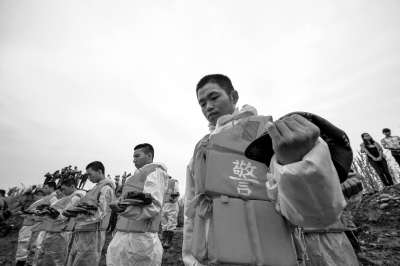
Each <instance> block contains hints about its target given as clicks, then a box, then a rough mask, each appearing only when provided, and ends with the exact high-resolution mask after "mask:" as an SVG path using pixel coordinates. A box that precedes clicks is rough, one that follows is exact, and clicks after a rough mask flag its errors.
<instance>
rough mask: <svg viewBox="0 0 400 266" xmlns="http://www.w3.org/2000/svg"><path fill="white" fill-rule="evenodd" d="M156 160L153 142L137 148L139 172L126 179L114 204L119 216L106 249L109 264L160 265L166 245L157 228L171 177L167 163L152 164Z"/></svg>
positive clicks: (135, 154)
mask: <svg viewBox="0 0 400 266" xmlns="http://www.w3.org/2000/svg"><path fill="white" fill-rule="evenodd" d="M153 159H154V148H153V147H152V146H151V145H150V144H147V143H144V144H140V145H137V146H136V147H135V148H134V154H133V163H134V164H135V167H136V168H137V171H136V172H135V174H134V175H133V176H132V177H131V178H130V179H128V180H127V181H126V182H125V184H124V186H123V189H122V195H121V197H120V199H119V200H117V201H115V202H113V204H112V208H113V210H115V211H116V212H118V213H119V217H118V221H117V225H116V227H115V230H116V231H117V233H116V235H115V236H114V238H113V240H112V241H111V242H110V245H109V246H108V250H107V265H108V266H122V265H123V266H128V265H129V266H158V265H161V261H162V254H163V248H162V245H161V242H160V239H159V238H158V234H157V231H158V228H159V225H160V221H161V212H162V204H163V201H164V194H165V190H166V189H167V186H168V179H169V178H168V174H167V168H166V166H165V165H164V164H162V163H153ZM130 195H133V197H131V196H130ZM135 195H137V197H135Z"/></svg>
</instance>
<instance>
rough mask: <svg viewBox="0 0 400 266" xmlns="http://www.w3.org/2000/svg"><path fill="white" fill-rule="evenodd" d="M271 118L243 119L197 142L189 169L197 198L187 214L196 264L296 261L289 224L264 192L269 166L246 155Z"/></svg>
mask: <svg viewBox="0 0 400 266" xmlns="http://www.w3.org/2000/svg"><path fill="white" fill-rule="evenodd" d="M271 120H272V118H271V117H269V116H250V117H246V118H243V119H241V120H239V121H238V122H237V124H235V125H233V126H232V127H231V128H229V129H226V130H224V131H222V132H220V133H217V134H214V135H212V136H211V137H210V138H208V136H206V137H204V138H203V140H202V141H201V142H200V143H199V144H198V145H197V147H196V150H195V153H194V157H193V160H194V167H193V169H192V170H193V171H194V174H195V182H196V187H195V195H196V197H195V198H194V199H193V200H192V202H191V203H190V205H189V208H188V210H187V212H186V215H187V216H188V217H192V218H193V219H194V228H193V235H192V243H191V245H192V246H191V250H192V254H193V256H194V257H195V258H196V259H197V260H198V261H199V262H200V263H205V264H207V262H208V263H211V264H213V265H214V264H216V265H260V266H264V265H265V266H266V265H274V266H283V265H285V266H294V265H299V263H300V262H299V258H298V256H297V254H296V248H295V243H294V235H293V229H292V227H291V226H290V224H289V223H288V221H287V220H286V219H285V218H284V217H283V216H282V215H281V214H280V213H279V212H278V211H277V210H276V208H275V204H274V203H273V202H271V201H270V199H269V197H268V194H267V190H266V183H267V182H268V180H267V173H268V172H269V169H268V167H267V166H266V165H265V164H262V163H259V162H257V161H253V160H250V159H248V158H246V157H245V156H244V151H245V150H246V148H247V146H248V145H249V144H250V143H251V142H252V141H253V140H255V139H256V138H258V137H259V136H260V135H261V134H262V133H264V131H265V124H266V123H267V122H268V121H271ZM232 123H234V122H233V121H232ZM207 220H209V230H208V235H207V236H208V237H206V233H207V232H206V221H207ZM300 261H301V258H300Z"/></svg>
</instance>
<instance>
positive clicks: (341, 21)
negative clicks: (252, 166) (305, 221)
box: [0, 0, 400, 191]
mask: <svg viewBox="0 0 400 266" xmlns="http://www.w3.org/2000/svg"><path fill="white" fill-rule="evenodd" d="M212 73H222V74H225V75H228V76H229V77H230V78H231V80H232V82H233V85H234V87H235V89H237V90H238V92H239V97H240V98H239V106H242V105H244V104H250V105H253V106H254V107H256V108H257V109H258V112H259V114H264V115H272V116H273V117H274V118H275V119H277V118H279V117H281V116H283V115H285V114H286V113H289V112H292V111H299V110H301V111H308V112H312V113H315V114H318V115H320V116H322V117H324V118H326V119H328V120H329V121H331V122H332V123H334V124H335V125H337V126H338V127H340V128H341V129H343V130H344V131H346V132H347V133H348V135H349V137H350V140H351V144H352V147H353V149H354V150H356V149H358V148H359V144H360V143H361V138H360V135H361V133H363V132H368V133H370V134H371V135H372V137H373V138H374V139H375V140H380V139H381V138H382V137H383V135H382V133H381V130H382V128H383V127H388V128H391V129H392V134H393V135H400V121H399V120H400V119H399V115H398V114H399V109H400V97H399V96H400V2H399V1H389V0H385V1H321V0H315V1H233V0H229V1H221V0H220V1H172V0H169V1H14V0H8V1H6V0H1V1H0V174H1V184H0V188H8V187H13V186H19V185H20V183H23V184H25V185H32V184H37V183H41V182H43V181H44V177H43V175H44V174H45V173H46V172H51V173H52V172H54V171H55V170H57V169H61V168H63V167H64V166H67V165H72V166H75V165H76V166H78V168H79V169H81V170H82V169H84V168H85V167H86V165H87V164H88V163H90V162H92V161H95V160H99V161H101V162H103V163H104V165H105V168H106V175H107V174H110V175H111V176H112V177H114V176H115V175H117V174H123V172H124V171H127V172H128V173H129V172H131V173H133V172H134V171H135V167H134V165H133V163H132V155H133V148H134V146H136V145H137V144H139V143H143V142H148V143H151V144H152V145H154V148H155V161H160V162H163V163H165V164H166V165H167V166H168V168H169V170H168V171H169V174H170V175H172V176H173V177H174V178H176V179H178V180H179V181H180V188H181V190H182V191H183V190H184V186H185V173H186V165H187V163H188V162H189V160H190V158H191V156H192V153H193V148H194V146H195V144H196V143H197V141H198V140H199V139H200V138H201V137H203V136H204V135H205V134H207V133H208V127H207V125H208V123H207V121H206V119H205V118H204V117H203V115H202V113H201V110H200V107H199V106H198V103H197V101H196V93H195V86H196V83H197V82H198V80H199V79H200V78H201V77H203V76H204V75H206V74H212Z"/></svg>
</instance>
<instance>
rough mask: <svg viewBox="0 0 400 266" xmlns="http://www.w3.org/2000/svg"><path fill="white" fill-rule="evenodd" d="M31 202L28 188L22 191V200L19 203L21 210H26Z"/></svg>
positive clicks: (31, 197)
mask: <svg viewBox="0 0 400 266" xmlns="http://www.w3.org/2000/svg"><path fill="white" fill-rule="evenodd" d="M32 203H34V200H33V195H32V191H30V190H28V191H26V192H24V200H23V201H22V202H20V203H19V205H20V206H21V211H24V210H26V209H27V208H28V207H29V206H31V205H32Z"/></svg>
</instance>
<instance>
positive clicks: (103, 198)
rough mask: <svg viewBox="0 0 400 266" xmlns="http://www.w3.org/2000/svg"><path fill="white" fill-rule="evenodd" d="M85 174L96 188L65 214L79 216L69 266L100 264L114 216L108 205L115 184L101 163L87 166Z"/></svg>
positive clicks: (96, 162) (64, 212)
mask: <svg viewBox="0 0 400 266" xmlns="http://www.w3.org/2000/svg"><path fill="white" fill-rule="evenodd" d="M86 174H87V176H88V178H89V180H90V182H92V183H95V184H96V185H95V186H94V187H93V188H92V189H91V190H90V191H88V192H87V193H86V195H85V196H84V197H83V198H82V199H80V200H79V201H78V202H77V203H76V204H75V206H74V207H72V208H67V209H65V210H64V211H63V215H64V216H67V217H74V216H75V217H76V224H75V227H74V233H73V239H72V244H71V250H70V251H69V255H68V262H67V265H68V266H84V265H99V263H100V256H101V250H102V248H103V245H104V241H105V237H106V229H107V227H108V223H109V221H110V216H111V209H110V207H109V205H110V202H111V201H113V200H114V197H115V195H114V189H115V185H114V182H112V181H111V180H109V179H106V178H105V176H104V174H105V172H104V165H103V164H102V163H101V162H98V161H95V162H92V163H90V164H88V166H86Z"/></svg>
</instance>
